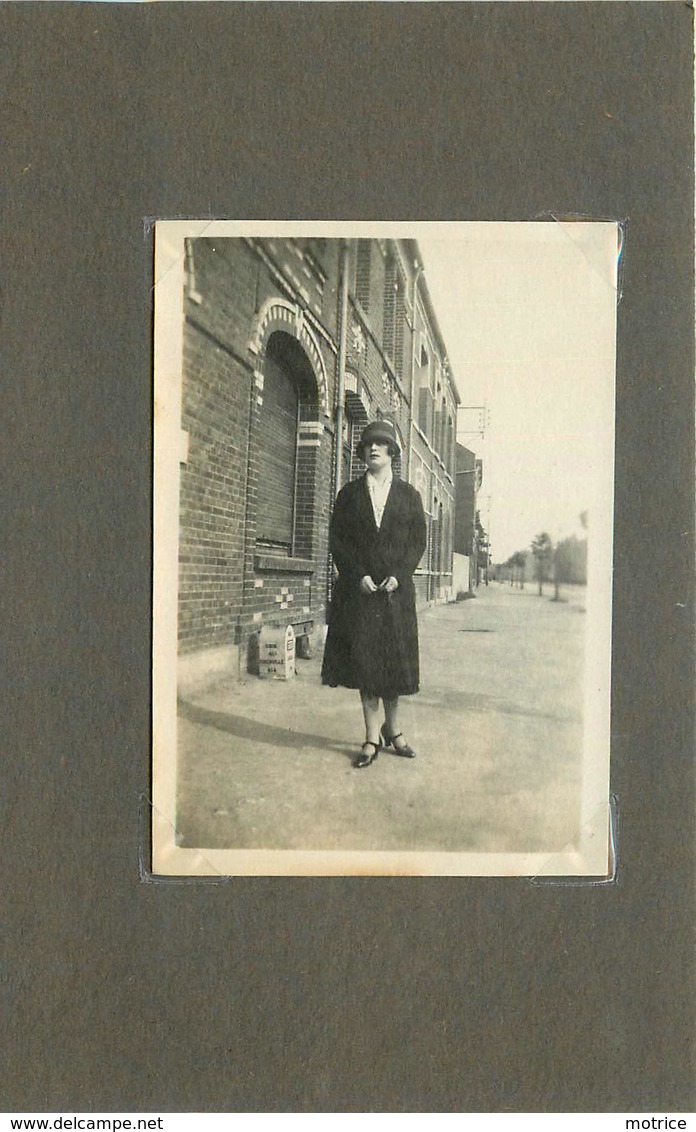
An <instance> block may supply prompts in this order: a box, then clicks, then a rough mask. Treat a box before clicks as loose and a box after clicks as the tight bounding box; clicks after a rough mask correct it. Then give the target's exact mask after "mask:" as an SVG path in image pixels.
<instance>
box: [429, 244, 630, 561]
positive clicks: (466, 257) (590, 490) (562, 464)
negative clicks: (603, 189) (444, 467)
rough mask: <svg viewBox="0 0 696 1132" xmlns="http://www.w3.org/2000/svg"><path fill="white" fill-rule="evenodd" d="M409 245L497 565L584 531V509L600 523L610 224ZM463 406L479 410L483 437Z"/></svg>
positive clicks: (610, 307)
mask: <svg viewBox="0 0 696 1132" xmlns="http://www.w3.org/2000/svg"><path fill="white" fill-rule="evenodd" d="M417 238H418V244H419V247H420V250H421V254H422V257H423V261H424V266H425V277H426V280H427V283H428V289H429V291H430V295H431V298H432V300H433V306H434V308H435V312H436V314H437V319H438V323H439V325H440V330H441V332H442V336H443V338H444V341H445V344H446V347H447V353H448V356H449V359H450V364H451V368H452V373H453V375H454V379H455V382H456V385H457V388H458V390H459V394H460V397H461V403H462V406H463V408H462V409H461V410H460V413H459V427H458V439H459V441H460V442H461V443H462V444H465V445H466V446H467V447H468V448H470V449H472V450H473V451H474V452H476V454H477V455H478V456H480V457H481V458H482V459H483V484H482V487H481V491H480V493H479V510H480V512H481V519H482V522H483V524H484V527H486V529H487V530H488V531H489V532H490V540H491V547H492V556H493V559H494V561H497V562H504V561H505V560H506V559H507V558H508V557H509V556H510V555H511V554H512V553H514V552H515V551H516V550H523V549H526V548H528V547H529V545H530V543H531V541H532V539H533V538H534V536H535V535H536V534H538V533H540V532H541V531H547V532H548V533H549V534H550V536H551V538H552V539H553V540H554V541H556V540H557V539H561V538H566V537H568V536H570V535H572V534H577V535H581V534H582V527H581V524H580V521H579V515H580V513H581V512H584V511H586V510H588V511H589V512H590V531H591V530H592V517H593V514H594V515H595V516H596V517H597V518H598V519H601V522H602V523H603V524H605V525H606V522H607V508H609V509H610V507H611V483H612V476H613V410H614V368H615V340H616V289H615V278H616V250H617V245H616V232H615V229H614V227H613V226H612V225H609V224H590V223H566V224H560V223H548V222H547V223H523V224H520V223H507V224H498V223H477V224H457V225H453V226H450V225H447V226H444V225H442V226H438V228H436V229H434V230H433V229H431V228H428V231H427V233H426V234H423V235H421V234H419V235H418V237H417ZM467 406H485V409H486V429H485V436H484V438H483V439H482V438H481V437H480V436H478V435H476V434H473V435H472V430H476V429H477V428H478V420H479V414H478V412H474V411H469V410H468V409H467V408H466V407H467ZM600 512H602V514H601V516H600V514H599V513H600ZM609 521H610V517H609Z"/></svg>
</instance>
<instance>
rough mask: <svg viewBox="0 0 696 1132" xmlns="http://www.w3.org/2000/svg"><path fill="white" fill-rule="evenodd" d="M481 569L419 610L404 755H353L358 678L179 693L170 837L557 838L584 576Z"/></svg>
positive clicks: (569, 760) (467, 845) (277, 844)
mask: <svg viewBox="0 0 696 1132" xmlns="http://www.w3.org/2000/svg"><path fill="white" fill-rule="evenodd" d="M552 594H553V588H552V587H549V586H547V587H546V588H545V593H544V595H543V597H539V596H538V595H537V588H536V586H533V585H530V584H528V585H527V586H526V588H525V589H524V590H520V589H517V588H515V589H513V588H511V587H510V586H503V585H502V584H498V583H496V582H492V583H491V584H490V585H489V586H481V587H479V589H478V591H477V596H476V598H473V599H470V600H468V601H464V602H459V603H456V604H450V605H440V606H435V607H432V608H430V609H427V610H423V611H421V613H420V615H419V628H420V638H421V691H420V693H419V694H418V695H416V696H411V697H405V698H403V699H402V701H401V709H400V725H401V727H402V729H403V732H404V735H405V736H406V738H407V739H408V740H409V742H410V743H411V744H412V746H413V747H414V748H415V749H416V751H417V752H418V757H417V758H416V759H415V760H408V759H403V758H400V757H398V756H397V755H395V754H394V753H393V752H392V753H391V754H390V753H389V752H387V751H384V752H382V753H381V754H380V756H379V758H378V759H377V761H376V762H375V763H374V764H373V765H372V766H370V767H368V768H367V769H364V770H354V769H353V767H352V758H353V757H354V756H355V754H356V753H357V751H358V750H359V747H360V743H361V742H362V738H363V726H362V713H361V709H360V701H359V697H358V693H357V692H354V691H350V690H348V689H345V688H324V687H322V686H321V684H320V679H319V672H320V665H321V658H320V655H319V650H317V655H316V656H315V657H314V658H313V659H312V660H304V661H303V660H298V661H297V676H296V677H295V679H294V680H290V681H287V682H281V681H270V680H260V679H259V678H258V677H253V676H249V677H247V682H246V683H241V684H240V683H237V682H235V681H233V680H230V682H229V683H225V684H223V685H218V686H217V687H216V688H215V689H210V690H208V691H207V692H206V693H205V694H201V695H197V696H195V697H193V696H192V697H189V698H188V699H187V700H185V701H182V702H180V705H179V712H180V714H179V767H178V776H179V777H178V801H179V805H178V814H177V826H178V830H179V837H178V843H179V844H180V845H181V846H182V847H184V848H211V849H213V848H217V849H236V848H265V849H324V850H326V849H343V850H346V849H347V850H417V851H423V850H434V851H447V852H463V853H472V852H483V853H485V852H499V853H534V852H546V851H555V850H558V851H560V850H561V849H563V848H564V846H565V845H566V844H567V843H568V842H569V841H570V840H571V839H572V838H573V837H574V836H575V834H576V833H577V830H578V824H579V806H580V795H579V791H580V778H581V757H582V671H583V642H584V625H585V617H584V597H585V594H584V590H582V589H576V588H572V587H564V589H563V591H562V595H561V596H562V600H561V601H560V602H553V601H551V600H550V599H551V597H552Z"/></svg>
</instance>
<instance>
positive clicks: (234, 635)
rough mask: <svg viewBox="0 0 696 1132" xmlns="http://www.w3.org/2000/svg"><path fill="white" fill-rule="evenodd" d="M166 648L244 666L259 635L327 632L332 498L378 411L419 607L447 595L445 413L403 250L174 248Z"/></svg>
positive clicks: (445, 374) (303, 245)
mask: <svg viewBox="0 0 696 1132" xmlns="http://www.w3.org/2000/svg"><path fill="white" fill-rule="evenodd" d="M185 278H186V285H185V296H184V330H183V391H182V421H181V427H182V430H183V434H184V450H183V451H182V462H181V478H180V508H179V516H180V537H179V550H180V554H179V621H178V626H179V627H178V635H179V654H180V663H181V667H182V669H183V670H184V676H185V674H186V672H187V671H188V672H189V673H191V674H193V673H194V672H195V673H196V674H198V675H199V676H200V675H201V674H204V673H205V672H206V670H208V669H210V670H213V669H215V668H217V669H220V670H225V671H227V672H229V671H230V667H231V665H232V663H234V664H235V665H236V666H237V667H238V669H239V671H240V672H241V671H243V670H245V669H246V667H247V664H248V663H251V665H252V669H253V645H254V642H255V640H256V636H257V633H258V630H259V629H260V628H261V627H262V626H263V625H273V626H285V625H292V627H293V631H294V633H295V636H296V638H304V637H310V638H311V636H312V634H313V633H314V631H315V630H316V629H318V628H319V627H321V626H323V625H324V623H325V617H326V608H327V602H328V600H329V597H330V586H331V564H330V559H329V552H328V527H329V518H330V514H331V507H332V503H333V499H334V497H335V494H336V492H337V491H338V489H339V488H340V486H341V485H342V484H343V483H344V482H346V480H347V479H349V478H353V477H354V476H356V475H359V474H361V472H362V471H363V470H364V466H363V465H362V463H361V462H360V461H359V460H357V458H356V457H355V444H356V442H357V439H358V436H359V434H360V432H361V430H362V428H363V427H364V426H365V424H367V423H368V421H370V420H374V419H376V418H378V417H387V416H388V417H390V419H391V420H393V422H394V424H395V426H396V428H397V431H398V433H399V436H400V438H401V440H402V453H403V454H402V458H401V460H400V461H399V464H398V465H397V467H396V471H397V473H398V474H400V475H401V476H403V477H404V478H407V479H408V480H409V481H410V482H411V483H413V484H414V486H415V487H417V488H418V490H419V491H420V493H421V496H422V498H423V504H424V507H425V510H426V514H427V516H428V528H429V531H428V547H427V550H426V553H425V554H424V556H423V560H422V562H421V564H420V567H419V569H418V571H417V575H416V587H417V593H418V599H419V601H420V602H421V603H424V602H432V601H439V600H446V599H447V598H448V597H450V596H451V591H452V547H453V528H454V482H455V477H454V472H455V468H454V461H455V434H456V412H457V405H458V401H459V397H458V393H457V389H456V386H455V384H454V380H453V378H452V376H451V374H450V372H449V366H448V362H447V354H446V349H445V345H444V342H443V341H442V336H441V334H440V332H439V329H438V326H437V320H436V317H435V312H434V311H433V308H432V304H431V302H430V297H429V294H428V290H427V285H426V282H425V277H424V275H423V270H422V264H421V260H420V256H419V252H418V247H417V244H416V242H415V241H413V240H362V239H317V238H299V237H294V238H279V239H265V238H222V239H211V238H205V237H200V238H195V239H190V240H187V241H186V276H185Z"/></svg>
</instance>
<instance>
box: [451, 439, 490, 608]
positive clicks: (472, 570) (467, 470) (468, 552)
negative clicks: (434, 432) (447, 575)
mask: <svg viewBox="0 0 696 1132" xmlns="http://www.w3.org/2000/svg"><path fill="white" fill-rule="evenodd" d="M455 474H456V492H455V520H454V553H455V568H456V572H457V589H458V591H459V592H461V591H462V590H464V591H465V592H469V593H471V592H472V591H473V590H474V589H475V587H476V586H477V585H478V566H479V563H478V558H479V545H478V533H477V529H476V512H477V507H478V503H477V498H478V492H479V489H480V487H481V483H482V479H483V464H482V461H481V460H479V459H477V458H476V455H475V454H474V453H473V452H471V451H470V449H468V448H465V447H464V445H463V444H459V443H457V445H456V473H455Z"/></svg>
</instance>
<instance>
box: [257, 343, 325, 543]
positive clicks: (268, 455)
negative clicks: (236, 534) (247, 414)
mask: <svg viewBox="0 0 696 1132" xmlns="http://www.w3.org/2000/svg"><path fill="white" fill-rule="evenodd" d="M263 377H264V381H263V404H262V407H261V412H260V417H259V431H258V463H259V474H258V492H257V505H256V541H257V544H261V545H262V546H263V547H264V548H265V549H266V551H268V552H270V553H274V554H281V555H294V554H297V553H300V554H302V553H306V551H307V546H306V545H305V544H306V543H307V542H308V537H307V535H308V532H307V531H306V530H305V526H306V524H305V523H304V522H300V521H299V518H300V513H302V515H303V514H304V507H303V506H301V504H302V502H303V501H302V499H301V496H302V493H303V490H305V493H306V489H309V487H310V485H309V484H305V483H304V480H305V478H306V477H300V476H299V470H300V469H299V445H298V433H299V428H300V422H301V419H302V418H303V417H304V418H306V417H307V416H311V415H316V398H317V392H316V383H315V380H314V374H313V371H312V366H311V363H310V361H309V358H308V357H307V355H306V354H305V352H304V350H303V349H302V346H301V345H300V343H299V342H298V341H297V339H296V338H293V337H292V336H291V335H289V334H285V333H283V332H276V333H274V334H271V336H270V338H269V340H268V343H267V346H266V351H265V358H264V363H263ZM301 478H302V483H300V479H301ZM300 528H302V529H300Z"/></svg>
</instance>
